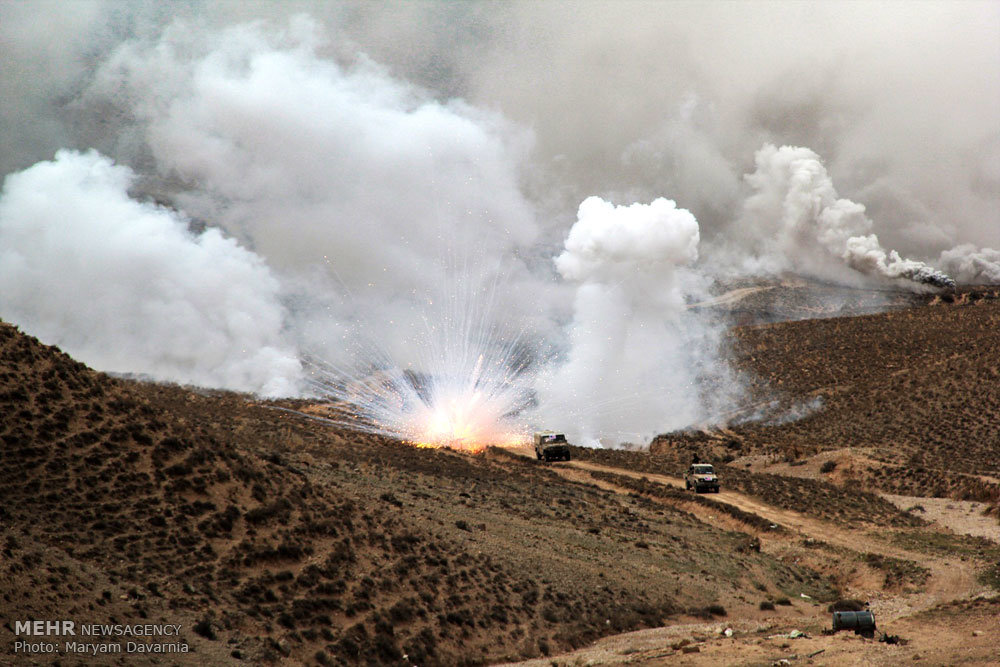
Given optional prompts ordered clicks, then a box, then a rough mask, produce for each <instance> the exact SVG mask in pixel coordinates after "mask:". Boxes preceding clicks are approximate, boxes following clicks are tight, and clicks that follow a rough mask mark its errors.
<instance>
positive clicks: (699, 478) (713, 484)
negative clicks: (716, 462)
mask: <svg viewBox="0 0 1000 667" xmlns="http://www.w3.org/2000/svg"><path fill="white" fill-rule="evenodd" d="M684 487H685V488H686V489H688V490H689V491H690V490H691V489H694V491H695V493H701V492H702V491H715V492H716V493H718V492H719V477H718V476H717V475H716V474H715V468H713V467H712V465H711V464H710V463H692V464H691V467H690V468H688V469H687V473H685V474H684Z"/></svg>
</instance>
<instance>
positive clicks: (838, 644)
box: [521, 451, 1000, 665]
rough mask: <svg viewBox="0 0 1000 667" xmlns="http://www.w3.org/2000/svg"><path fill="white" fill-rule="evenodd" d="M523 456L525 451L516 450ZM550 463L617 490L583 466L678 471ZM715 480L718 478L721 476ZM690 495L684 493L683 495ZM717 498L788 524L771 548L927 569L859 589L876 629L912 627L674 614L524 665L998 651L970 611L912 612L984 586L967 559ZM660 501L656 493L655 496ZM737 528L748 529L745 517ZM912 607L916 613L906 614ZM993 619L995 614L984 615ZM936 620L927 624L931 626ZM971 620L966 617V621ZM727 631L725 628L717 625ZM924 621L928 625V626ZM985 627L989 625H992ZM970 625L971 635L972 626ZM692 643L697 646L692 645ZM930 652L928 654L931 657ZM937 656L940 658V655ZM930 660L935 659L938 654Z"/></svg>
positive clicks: (853, 660) (699, 509)
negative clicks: (852, 631) (826, 629)
mask: <svg viewBox="0 0 1000 667" xmlns="http://www.w3.org/2000/svg"><path fill="white" fill-rule="evenodd" d="M522 453H523V454H524V455H529V454H531V452H528V451H525V452H522ZM551 469H552V470H553V471H554V472H556V473H557V474H559V475H561V476H563V477H564V478H566V479H569V480H572V481H576V482H582V483H588V484H596V485H597V486H599V487H601V488H603V489H606V490H610V491H614V492H617V493H622V494H627V493H631V492H633V490H632V489H628V488H626V487H623V486H621V487H620V486H617V485H615V484H613V483H611V482H608V481H606V480H602V479H597V478H594V477H592V476H591V475H590V474H589V473H591V472H604V473H612V474H615V475H622V476H628V477H632V478H635V479H640V478H645V479H646V480H648V481H650V482H654V483H657V484H663V485H666V486H670V487H675V488H684V482H683V480H682V479H679V478H675V477H671V476H667V475H657V474H650V473H640V472H636V471H632V470H627V469H622V468H615V467H611V466H604V465H598V464H594V463H591V462H587V461H569V462H562V463H556V464H551ZM724 483H725V481H724V479H723V484H724ZM692 497H693V494H692ZM708 497H710V498H711V499H712V500H717V501H720V502H723V503H727V504H730V505H733V506H735V507H738V508H739V509H741V510H743V511H745V512H750V513H753V514H756V515H758V516H760V517H763V518H765V519H768V520H769V521H772V522H774V523H776V524H780V525H781V526H783V527H784V528H786V529H788V531H790V532H788V533H783V534H777V533H769V532H764V533H761V534H759V535H758V536H759V537H760V538H761V544H762V549H763V550H764V551H768V552H774V553H781V552H782V551H783V550H784V549H786V547H787V546H788V545H789V544H792V543H796V542H797V543H801V542H802V540H804V539H806V538H812V539H814V540H819V541H822V542H825V543H827V544H830V545H834V546H836V547H842V548H845V549H850V550H851V551H852V552H863V553H868V554H879V555H882V556H887V557H891V558H898V559H904V560H909V561H913V562H915V563H917V564H919V565H920V566H922V567H926V568H927V569H928V570H929V571H930V576H929V578H928V581H927V583H926V585H925V586H924V587H923V590H921V591H920V592H917V593H903V592H899V593H890V592H886V591H884V590H873V591H871V594H870V595H869V596H868V599H869V601H870V609H871V610H872V611H873V612H874V613H875V615H876V618H877V619H878V622H879V623H880V624H881V627H882V628H883V629H885V628H887V627H888V628H889V630H890V631H892V632H899V633H903V632H909V633H914V634H915V635H916V636H915V637H914V638H913V639H912V641H909V640H908V642H907V643H906V644H905V645H902V646H901V645H889V644H885V643H879V642H876V641H874V640H866V639H863V638H860V637H856V636H854V635H849V634H845V633H840V634H838V635H830V636H827V635H821V634H818V633H816V632H814V633H813V634H812V636H810V637H808V638H795V639H793V638H790V637H788V633H789V632H790V631H791V630H793V629H795V627H796V625H798V626H800V627H806V626H808V625H810V624H811V625H812V626H813V627H816V626H817V625H824V626H825V625H828V624H829V614H828V612H826V610H825V609H824V608H820V607H818V606H813V607H812V608H808V607H805V608H800V609H798V612H799V617H798V619H797V620H796V618H794V617H792V618H789V617H787V616H786V617H781V618H770V619H765V618H763V617H758V618H744V619H738V618H734V619H730V620H728V621H725V622H721V623H719V622H714V623H681V624H677V625H671V626H667V627H663V628H655V629H652V630H644V631H641V632H633V633H628V634H624V635H618V636H614V637H607V638H605V639H603V640H601V641H599V642H597V643H596V644H594V645H593V646H590V647H587V648H584V649H581V650H578V651H574V652H572V653H568V654H565V655H561V656H555V657H550V658H546V659H544V660H534V661H528V662H525V663H521V664H525V665H554V664H558V665H563V664H565V665H576V664H625V663H643V664H660V663H667V662H669V663H670V664H691V665H700V664H706V665H707V664H713V665H715V664H775V663H777V662H778V661H780V660H783V659H785V660H789V659H790V660H793V661H794V660H800V661H802V662H804V663H805V664H828V665H855V664H871V665H894V664H900V663H901V662H903V661H906V662H915V663H917V664H920V663H921V662H922V661H923V660H924V659H929V660H930V661H931V662H932V663H934V662H935V661H939V660H945V661H946V662H947V660H950V659H951V658H952V657H953V656H954V655H955V652H956V651H957V652H965V653H967V654H968V659H969V661H970V662H971V663H972V664H991V660H992V659H993V657H997V658H1000V655H998V654H997V653H996V652H995V649H994V648H993V646H992V645H991V644H990V643H989V642H987V641H986V640H985V639H984V635H983V634H982V633H981V632H980V631H979V630H970V629H969V628H970V627H973V628H974V627H978V626H976V625H975V623H976V621H975V619H974V618H971V617H970V618H964V619H962V618H959V619H957V620H946V621H940V622H937V621H934V622H931V623H930V624H929V623H928V622H927V621H926V620H922V617H921V616H920V615H919V612H921V611H925V610H929V609H932V608H934V607H936V606H938V605H940V604H942V603H945V602H951V601H955V600H970V599H973V598H975V597H977V596H979V595H981V594H983V593H984V592H985V590H986V589H985V587H984V586H982V585H981V584H980V583H978V582H977V580H976V571H975V569H974V567H973V566H972V564H970V563H969V562H967V561H964V560H962V559H960V558H941V557H935V556H930V555H928V554H926V553H921V552H916V551H910V550H907V549H902V548H899V547H897V546H895V545H893V544H891V543H889V542H888V541H887V540H885V539H883V536H882V535H881V534H879V533H873V532H872V529H871V526H859V527H858V528H857V529H854V528H851V527H844V526H840V525H836V524H833V523H830V522H826V521H822V520H819V519H816V518H813V517H810V516H806V515H804V514H802V513H800V512H796V511H792V510H787V509H782V508H777V507H774V506H772V505H769V504H767V503H766V502H764V501H762V500H760V499H758V498H754V497H751V496H747V495H745V494H742V493H738V492H735V491H731V490H722V491H720V492H719V493H718V494H710V495H709V496H708ZM661 500H662V499H661ZM662 501H663V502H671V503H673V504H682V505H683V508H684V509H686V510H688V511H691V512H693V513H695V514H696V515H698V517H699V518H700V519H702V520H704V521H706V522H708V523H717V524H718V525H719V526H720V527H723V528H730V529H731V528H732V521H733V520H732V518H731V517H728V516H727V515H724V514H723V513H721V512H713V511H711V509H709V508H706V507H704V506H702V505H698V504H696V503H694V502H691V503H683V501H677V502H675V501H672V500H662ZM741 530H744V531H747V532H755V531H753V530H752V529H750V528H747V527H745V526H743V527H741ZM915 614H917V616H916V617H914V615H915ZM994 620H995V619H994ZM935 623H937V625H934V624H935ZM970 624H971V625H970ZM726 628H729V629H730V630H732V634H731V636H726V634H725V633H723V632H722V631H723V630H725V629H726ZM931 628H932V629H931ZM994 630H995V626H994ZM974 632H978V633H979V634H973V633H974ZM695 649H697V651H695ZM934 656H938V657H937V658H935V657H934ZM946 656H947V659H946ZM937 664H943V663H940V662H938V663H937Z"/></svg>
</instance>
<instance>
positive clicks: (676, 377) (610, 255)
mask: <svg viewBox="0 0 1000 667" xmlns="http://www.w3.org/2000/svg"><path fill="white" fill-rule="evenodd" d="M698 242H699V229H698V222H697V220H695V217H694V216H693V215H692V214H691V212H690V211H687V210H685V209H681V208H677V206H676V204H675V203H674V202H673V201H670V200H667V199H663V198H659V199H655V200H654V201H652V202H651V203H649V204H639V203H636V204H632V205H630V206H615V205H613V204H611V203H610V202H607V201H604V200H603V199H601V198H599V197H589V198H588V199H586V200H585V201H584V202H583V203H582V204H580V208H579V211H578V213H577V222H576V224H574V225H573V227H572V229H570V232H569V235H568V236H567V238H566V242H565V249H564V251H563V252H562V253H561V254H560V255H559V256H558V257H556V259H555V264H556V267H557V269H558V271H559V274H560V275H561V276H562V277H563V278H564V279H566V280H569V281H572V282H573V283H576V284H577V285H578V287H577V289H576V296H575V298H574V302H573V306H574V309H573V322H572V325H571V327H570V336H569V349H568V352H567V354H566V356H565V359H563V360H562V363H561V364H560V365H558V366H556V367H554V368H552V369H551V370H550V371H549V372H548V373H547V374H545V375H544V376H543V377H542V378H541V381H540V383H539V391H540V398H541V404H542V414H543V416H544V417H546V418H548V420H549V421H555V420H558V419H560V418H561V419H562V420H566V418H567V417H569V420H568V422H569V424H571V426H570V427H567V430H568V431H569V432H570V433H571V434H572V435H573V436H574V437H575V438H576V441H577V442H582V443H594V442H598V441H602V438H603V442H604V443H605V444H607V443H609V442H610V443H618V442H627V441H631V442H639V443H642V442H647V441H648V440H649V439H650V438H651V437H652V436H653V435H655V434H657V433H660V432H663V430H670V429H674V428H680V427H682V426H687V425H689V424H691V423H693V422H694V421H695V420H697V419H698V418H699V417H700V416H702V415H703V414H704V404H703V400H702V399H703V396H702V395H701V391H702V383H703V382H706V381H708V380H709V379H710V377H709V376H710V375H713V374H714V373H717V372H719V371H720V370H723V372H724V369H719V368H715V367H713V365H712V364H707V365H700V364H699V363H698V362H699V354H698V352H699V351H706V352H707V354H706V357H707V358H710V359H714V354H713V352H714V350H712V349H711V348H712V345H714V344H715V342H716V341H715V340H714V338H713V336H712V331H711V330H710V329H709V328H708V327H706V326H705V325H704V323H702V322H700V321H699V320H698V319H697V317H696V315H695V314H693V313H692V312H691V311H688V310H686V309H685V305H684V295H685V291H686V290H685V282H686V281H687V282H689V278H690V277H689V276H685V275H684V272H685V270H686V269H687V268H688V267H690V266H692V265H693V264H694V263H695V261H696V260H697V259H698Z"/></svg>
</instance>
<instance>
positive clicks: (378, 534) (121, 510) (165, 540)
mask: <svg viewBox="0 0 1000 667" xmlns="http://www.w3.org/2000/svg"><path fill="white" fill-rule="evenodd" d="M278 407H284V408H291V409H294V408H298V407H302V406H301V405H298V404H287V403H286V404H283V405H281V406H278V405H260V404H255V403H253V402H252V401H249V400H248V399H247V397H244V396H238V395H233V394H226V393H216V392H194V391H189V390H185V389H181V388H178V387H171V386H161V385H155V384H145V383H139V382H131V381H123V380H118V379H113V378H110V377H108V376H106V375H103V374H100V373H96V372H93V371H91V370H89V369H87V368H85V367H84V366H82V365H81V364H79V363H77V362H75V361H73V360H72V359H70V358H69V357H67V356H66V355H64V354H63V353H61V352H60V351H58V350H57V349H55V348H52V347H46V346H43V345H41V344H39V343H38V342H37V341H35V340H34V339H32V338H30V337H28V336H25V335H23V334H21V333H20V332H18V331H17V330H16V329H15V328H13V327H11V326H8V325H0V415H2V421H0V441H2V443H3V447H2V449H0V511H2V513H3V524H2V536H0V540H2V544H3V547H4V552H3V553H4V558H3V561H2V563H0V581H2V588H3V590H4V591H5V594H4V596H3V599H2V601H0V614H2V615H3V616H4V617H5V618H7V619H10V621H8V623H7V624H6V626H5V630H4V633H5V634H4V636H5V640H4V642H3V646H2V648H0V650H2V651H3V653H4V654H5V655H7V657H8V659H12V658H13V657H15V654H14V640H15V637H14V634H13V627H12V621H18V620H27V619H42V620H54V619H66V618H68V619H74V620H76V621H77V622H80V623H120V624H134V623H177V624H181V625H182V632H181V637H180V640H182V641H183V642H185V643H187V644H189V645H190V649H191V650H192V651H193V652H194V653H193V654H191V655H173V656H170V661H174V660H177V661H180V662H184V663H194V662H205V661H209V662H220V661H239V660H250V661H253V662H262V661H263V662H267V661H276V660H284V661H291V662H293V663H304V664H317V663H318V664H323V663H326V662H331V661H343V662H348V663H354V662H361V663H392V662H400V663H403V662H405V661H409V662H411V663H417V664H437V663H444V664H455V663H480V662H489V661H495V660H498V659H503V658H508V659H509V658H520V657H529V656H533V655H540V654H544V653H548V652H555V651H559V650H564V649H567V648H571V647H575V646H579V645H582V644H584V643H586V642H589V641H592V640H594V639H596V638H598V637H600V636H604V635H607V634H611V633H615V632H622V631H627V630H633V629H637V628H641V627H653V626H657V625H660V624H661V623H663V622H664V621H665V620H669V619H684V618H691V617H692V616H696V617H704V618H711V617H713V615H714V616H719V615H724V614H726V613H727V612H728V613H734V612H735V611H736V610H737V609H744V610H752V609H754V608H755V607H756V605H757V603H758V602H759V600H760V599H761V598H762V597H763V596H765V595H769V596H787V595H793V594H798V593H799V592H807V594H809V595H810V596H811V597H813V598H815V599H829V598H832V597H833V595H834V591H833V590H832V587H831V585H830V583H829V581H828V580H826V579H825V578H824V577H823V576H822V575H820V574H819V573H817V572H816V571H814V570H812V569H810V568H808V567H804V566H801V565H797V564H795V563H791V562H783V561H781V560H780V559H778V558H775V557H774V556H771V555H769V554H767V553H762V552H760V551H759V550H758V549H756V548H753V546H752V544H751V543H752V539H751V537H750V536H749V535H748V534H747V533H745V532H742V531H740V530H738V528H739V526H732V527H731V526H726V525H712V524H711V523H706V522H704V521H702V520H700V519H699V518H698V517H697V516H695V515H694V514H692V513H690V512H688V511H686V510H683V509H679V508H676V507H673V506H671V505H669V504H665V503H662V502H658V501H656V500H655V499H652V498H648V497H644V496H642V495H639V494H634V495H632V496H629V495H624V494H621V493H619V492H617V491H614V490H607V489H603V488H600V487H599V486H598V485H597V484H594V483H586V484H580V483H575V482H571V481H566V480H564V479H562V478H561V477H559V476H557V475H556V474H554V473H553V472H552V471H551V470H549V469H546V468H545V467H543V466H539V465H537V463H535V462H533V461H530V460H527V459H521V458H511V457H510V456H506V455H503V453H495V454H487V455H483V456H478V457H473V456H466V455H461V454H458V453H454V452H450V451H440V450H421V449H415V448H412V447H409V446H407V445H403V444H400V443H396V442H392V441H387V440H385V439H381V438H376V437H371V436H364V435H359V434H357V433H352V432H344V431H340V430H337V429H334V428H331V427H329V426H328V425H325V424H317V423H316V422H314V421H310V420H308V419H305V418H303V417H302V416H300V415H297V414H293V413H290V412H287V411H284V410H280V409H275V408H278ZM733 528H736V529H735V530H734V529H733ZM154 643H155V642H154ZM404 656H406V657H405V658H404ZM32 657H33V658H34V659H37V660H42V661H45V660H51V659H58V656H46V655H34V656H32ZM156 659H157V658H155V657H153V656H146V655H119V656H106V657H104V658H103V661H105V662H116V663H118V664H136V663H142V662H143V661H147V660H148V661H155V660H156Z"/></svg>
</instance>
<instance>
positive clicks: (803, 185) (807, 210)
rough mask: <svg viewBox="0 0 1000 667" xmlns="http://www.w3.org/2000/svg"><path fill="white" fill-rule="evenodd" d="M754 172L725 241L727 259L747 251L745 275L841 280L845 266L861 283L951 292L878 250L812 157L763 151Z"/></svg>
mask: <svg viewBox="0 0 1000 667" xmlns="http://www.w3.org/2000/svg"><path fill="white" fill-rule="evenodd" d="M756 165H757V169H756V171H754V173H752V174H749V175H747V177H746V181H747V183H748V185H749V186H750V187H751V188H752V190H753V192H752V194H751V195H750V196H749V197H747V199H746V201H745V202H744V204H743V212H742V214H741V215H740V217H739V219H737V220H736V223H735V230H734V233H733V235H732V239H733V240H735V241H736V246H735V248H736V250H735V251H733V250H732V246H731V247H730V248H731V249H730V253H733V252H735V253H736V254H738V255H744V254H745V253H747V251H749V252H750V255H749V256H746V259H745V260H744V270H751V271H753V270H754V269H758V268H759V269H763V270H767V271H769V272H772V273H777V272H780V271H789V270H791V271H796V272H798V273H802V274H806V275H814V276H820V277H824V278H828V277H833V276H836V277H841V279H843V277H844V274H845V271H844V270H843V269H844V267H845V266H846V267H848V268H850V269H854V270H856V271H859V272H860V273H862V274H864V275H866V276H876V277H881V278H886V279H890V280H895V279H900V280H903V281H910V282H912V283H915V284H918V285H930V286H932V287H953V286H954V284H955V283H954V281H953V280H952V279H951V278H949V277H948V276H947V275H945V274H943V273H941V272H940V271H936V270H935V269H933V268H932V267H930V266H928V265H927V264H925V263H923V262H919V261H916V260H911V259H905V258H902V257H900V256H899V253H897V252H896V251H895V250H889V251H887V250H886V249H884V248H883V247H882V246H881V244H880V243H879V240H878V237H877V236H876V235H875V234H873V233H871V230H872V221H871V220H870V219H869V218H868V216H867V215H865V207H864V206H863V205H861V204H858V203H856V202H853V201H850V200H848V199H841V198H840V197H838V196H837V191H836V189H834V187H833V181H832V180H831V178H830V176H829V174H828V173H827V171H826V168H825V167H824V166H823V164H822V163H821V162H820V159H819V156H818V155H816V153H814V152H813V151H811V150H809V149H808V148H800V147H794V146H782V147H781V148H777V147H775V146H772V145H767V146H764V147H763V148H761V149H760V150H759V151H757V154H756ZM744 256H745V255H744ZM848 277H849V276H848Z"/></svg>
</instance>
